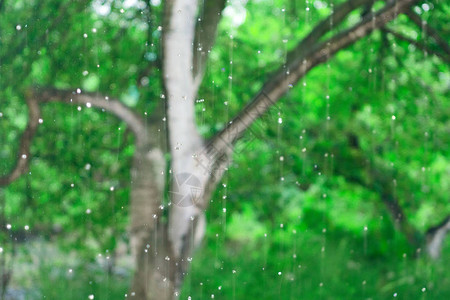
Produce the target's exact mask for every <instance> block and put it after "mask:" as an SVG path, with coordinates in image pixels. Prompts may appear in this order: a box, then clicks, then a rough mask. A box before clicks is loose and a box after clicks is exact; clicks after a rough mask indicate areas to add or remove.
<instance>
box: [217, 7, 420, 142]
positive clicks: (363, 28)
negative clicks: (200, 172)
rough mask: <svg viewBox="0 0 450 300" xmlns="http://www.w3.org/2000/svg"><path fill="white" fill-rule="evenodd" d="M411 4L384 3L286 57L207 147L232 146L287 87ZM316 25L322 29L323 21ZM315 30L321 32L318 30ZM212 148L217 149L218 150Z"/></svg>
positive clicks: (393, 17)
mask: <svg viewBox="0 0 450 300" xmlns="http://www.w3.org/2000/svg"><path fill="white" fill-rule="evenodd" d="M414 2H415V1H414V0H398V1H396V2H395V3H388V4H386V6H385V7H384V8H383V9H381V10H379V11H377V12H376V13H370V14H368V15H366V16H364V17H363V19H362V20H361V21H360V22H359V23H357V24H356V25H354V26H352V27H351V28H349V29H347V30H345V31H343V32H340V33H338V34H336V35H335V36H333V37H332V38H330V39H328V40H326V41H324V42H322V43H316V44H313V45H308V47H307V49H305V50H301V51H300V52H299V53H300V55H299V56H292V57H289V59H288V61H287V63H286V67H284V66H283V67H281V68H280V69H278V71H277V72H276V73H275V74H274V75H273V76H272V77H271V78H269V80H268V81H266V83H265V84H264V85H263V87H262V88H261V89H260V91H259V92H258V93H257V95H256V96H255V97H254V98H253V99H252V100H251V101H250V103H249V104H248V105H247V106H246V107H245V108H244V109H243V110H242V111H241V112H240V113H239V114H238V115H237V116H236V117H235V118H234V119H232V120H231V121H230V122H229V123H228V126H227V127H226V128H225V129H223V130H222V131H221V132H219V133H218V134H217V135H215V136H214V137H213V138H212V140H211V141H210V144H212V145H215V144H219V145H220V144H223V143H225V144H227V145H230V144H233V143H234V142H235V141H236V140H237V139H238V138H239V137H240V136H241V135H242V134H243V132H244V131H245V130H246V129H247V128H249V127H250V126H251V124H252V123H253V122H254V121H255V120H256V119H258V118H259V117H260V116H261V115H262V114H264V113H265V112H266V111H267V110H268V109H269V108H270V107H271V106H272V105H273V104H274V103H276V102H277V101H278V100H279V99H280V98H281V97H282V96H283V95H284V94H285V93H286V92H287V91H288V89H289V87H290V86H292V85H294V84H296V83H297V82H298V81H299V79H300V78H302V77H303V76H304V75H305V74H306V73H308V71H309V70H311V69H312V68H313V67H315V66H316V65H318V64H321V63H323V62H325V61H327V60H328V59H329V58H330V57H331V56H333V55H334V54H335V53H336V52H338V51H339V50H341V49H344V48H346V47H347V46H349V45H351V44H353V43H354V42H356V41H357V40H359V39H361V38H363V37H365V36H367V35H368V34H369V33H371V32H372V31H373V30H375V29H377V28H380V27H382V26H384V25H385V24H386V23H388V22H389V21H391V20H393V19H395V18H396V17H397V15H398V14H399V13H401V12H403V11H405V10H407V9H408V8H409V7H410V6H411V5H412V4H413V3H414ZM319 26H323V22H322V23H320V25H319ZM315 31H316V29H314V30H313V32H315ZM318 31H320V32H321V30H318ZM308 38H309V37H307V39H308ZM311 39H312V38H311ZM302 44H304V42H300V44H299V45H302ZM214 148H216V149H218V148H220V147H219V146H217V147H214Z"/></svg>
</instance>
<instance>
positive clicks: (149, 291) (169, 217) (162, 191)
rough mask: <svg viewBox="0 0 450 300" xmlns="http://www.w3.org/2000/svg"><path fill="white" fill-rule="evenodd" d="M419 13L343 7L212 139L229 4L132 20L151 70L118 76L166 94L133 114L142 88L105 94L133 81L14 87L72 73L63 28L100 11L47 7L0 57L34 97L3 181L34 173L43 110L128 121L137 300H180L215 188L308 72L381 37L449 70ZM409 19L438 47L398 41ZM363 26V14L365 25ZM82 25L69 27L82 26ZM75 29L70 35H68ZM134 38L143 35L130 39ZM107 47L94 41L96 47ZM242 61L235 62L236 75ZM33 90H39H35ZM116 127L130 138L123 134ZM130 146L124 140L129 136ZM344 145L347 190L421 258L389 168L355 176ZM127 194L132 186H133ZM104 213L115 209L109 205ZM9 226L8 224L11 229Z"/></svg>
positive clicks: (441, 229)
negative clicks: (351, 186)
mask: <svg viewBox="0 0 450 300" xmlns="http://www.w3.org/2000/svg"><path fill="white" fill-rule="evenodd" d="M0 3H1V4H2V6H0V7H3V9H4V10H5V11H3V12H2V14H5V13H6V12H8V10H10V11H15V10H17V9H20V7H19V6H20V5H24V4H23V3H22V4H20V3H19V4H15V5H12V4H11V5H10V6H6V8H5V7H4V1H2V2H0ZM6 3H7V1H6ZM95 3H96V2H95ZM95 3H94V4H95ZM114 3H115V2H114ZM414 3H415V2H414V1H411V0H398V1H394V2H392V1H387V2H383V3H376V4H377V5H375V6H373V4H374V3H373V1H368V0H350V1H347V2H343V3H340V4H336V5H335V6H333V7H332V9H331V13H330V15H329V16H327V17H325V18H323V19H322V20H321V21H319V22H318V23H317V24H316V25H315V26H314V27H313V28H312V29H311V30H310V31H309V34H308V35H306V37H304V38H303V39H301V41H300V42H298V43H297V44H296V45H292V49H291V50H290V51H289V52H288V53H287V54H286V57H285V61H284V62H283V64H282V65H281V66H280V67H279V68H278V69H277V70H274V71H273V72H271V73H270V74H267V75H264V77H265V81H264V82H263V83H262V84H261V85H260V86H258V87H257V88H256V91H254V94H253V95H250V96H249V97H248V98H249V99H251V100H249V101H245V102H246V104H245V107H244V108H241V110H240V111H239V112H237V113H236V115H235V117H233V118H231V119H230V120H226V126H224V127H223V128H222V129H221V130H218V131H217V132H215V133H214V135H212V136H210V137H208V138H205V137H204V136H203V134H202V133H201V131H200V129H199V126H198V124H197V123H198V121H197V120H196V116H197V115H198V114H197V113H196V103H197V101H196V99H197V98H198V94H199V88H200V87H201V85H202V84H204V76H205V73H206V72H207V68H208V67H209V68H215V66H214V65H208V63H207V62H208V59H209V57H210V53H211V50H212V48H213V46H214V43H215V36H216V30H217V27H218V24H219V22H220V20H221V16H222V13H221V12H222V11H223V9H224V7H225V4H226V3H225V1H224V0H220V1H204V2H202V3H199V2H198V1H194V0H170V1H165V3H164V9H163V10H159V11H158V13H159V15H158V14H156V13H155V12H152V11H151V10H152V5H151V3H150V2H146V4H145V5H143V6H142V8H141V9H138V10H136V16H128V21H129V22H130V23H133V22H135V21H136V20H137V19H138V18H142V17H141V16H139V14H141V15H142V14H144V13H143V12H145V14H144V15H145V18H146V19H145V20H144V22H146V23H147V25H148V26H149V28H151V29H152V30H154V31H152V30H150V29H149V30H148V36H147V37H146V43H147V48H146V49H145V53H144V55H141V56H140V57H137V56H136V59H135V61H134V64H135V65H139V64H141V62H140V61H139V60H142V61H143V62H145V66H143V67H140V68H133V67H131V66H130V68H127V67H123V66H121V68H122V69H124V70H127V72H129V73H130V74H133V76H134V77H136V79H137V84H136V86H140V85H148V86H150V87H156V88H155V90H157V91H164V92H161V93H160V94H158V93H157V92H149V93H148V95H147V96H148V97H158V98H159V99H160V100H150V101H148V102H149V103H150V102H151V104H147V106H143V107H139V109H132V108H131V107H130V106H133V105H135V104H133V101H134V100H133V99H134V98H133V93H134V90H130V91H128V103H127V100H126V99H125V101H124V100H123V99H122V101H120V100H118V99H115V98H114V97H109V96H107V94H110V92H111V94H115V93H118V92H119V91H118V90H117V91H116V90H115V88H116V87H115V86H114V85H118V84H119V82H120V81H121V80H126V79H127V78H126V77H127V76H128V75H129V74H115V75H116V76H117V78H114V76H111V77H112V78H111V79H110V81H111V84H110V85H109V88H108V87H107V88H105V89H104V92H106V93H107V94H101V93H100V92H98V91H95V92H94V91H93V92H85V91H84V88H83V89H81V88H79V87H77V86H71V79H70V75H68V74H65V75H64V74H58V73H56V74H48V76H49V78H47V79H46V80H43V82H38V84H37V86H36V82H33V80H30V79H27V78H28V77H27V75H22V76H23V78H24V82H23V83H22V82H17V81H16V80H13V77H12V76H13V74H14V70H15V69H17V70H19V72H20V74H33V72H34V73H36V72H39V69H38V67H36V65H39V67H40V69H41V70H45V69H46V68H47V69H52V70H53V69H56V70H57V69H58V67H59V66H61V67H62V68H67V67H69V68H70V61H71V59H70V57H68V55H69V54H71V53H73V50H72V48H71V47H73V45H71V43H73V42H74V40H72V39H70V40H69V41H67V40H65V38H67V36H65V32H64V31H63V30H60V29H59V28H61V27H62V26H63V24H64V22H69V21H66V20H63V18H64V16H68V15H71V14H75V16H76V18H79V19H78V21H80V20H81V22H82V20H83V18H89V14H88V13H81V14H78V15H77V14H76V13H78V12H80V11H82V10H83V9H86V7H89V5H90V4H91V3H90V2H89V1H82V3H81V2H80V3H77V4H73V3H71V2H70V1H69V2H63V3H57V2H55V1H48V3H45V1H44V2H42V3H41V2H39V3H37V4H36V5H35V7H34V8H33V14H34V16H33V18H34V22H35V24H34V25H35V26H32V25H31V24H30V25H29V26H28V27H27V28H29V29H25V28H22V25H16V28H15V30H16V31H22V30H29V32H28V36H27V37H26V38H22V39H17V40H16V41H14V40H13V39H14V38H13V37H12V34H11V33H10V35H9V36H8V38H5V40H6V41H8V42H10V43H11V44H12V45H13V46H12V47H11V49H12V50H4V51H3V52H2V56H3V57H4V59H3V60H2V62H1V64H2V66H3V68H4V69H6V70H7V71H8V73H9V74H10V75H8V76H5V78H4V79H3V80H2V87H5V88H7V90H6V92H5V93H4V96H8V95H15V94H16V93H17V94H19V95H20V96H15V98H21V97H23V98H24V99H26V103H27V107H28V121H27V126H26V128H25V131H24V133H23V135H22V137H21V140H20V145H19V147H18V149H17V150H16V153H17V160H16V163H15V165H14V166H12V168H11V171H10V172H8V173H7V174H5V175H4V176H3V177H1V178H0V185H1V186H7V185H9V184H11V183H12V182H13V181H15V180H16V179H18V178H19V177H20V176H22V175H24V174H26V172H27V171H28V165H29V162H30V160H31V158H32V151H31V146H32V138H33V136H34V135H35V133H36V132H37V130H38V127H39V124H41V123H43V119H42V117H41V112H40V104H42V103H47V102H63V103H67V104H73V105H76V107H77V109H78V110H81V109H82V107H83V108H84V107H86V108H91V107H96V108H99V109H101V110H102V111H103V112H106V113H109V114H112V115H114V116H115V117H116V118H117V119H118V120H120V122H121V123H120V124H125V126H124V127H126V132H129V133H132V136H133V141H134V149H132V150H131V153H132V154H131V155H132V161H131V166H130V167H131V172H130V173H131V178H130V180H131V185H130V204H129V210H128V211H129V214H130V225H129V228H128V229H129V239H130V245H131V249H132V252H133V256H134V257H135V261H136V264H135V269H136V271H135V276H134V279H133V282H132V286H131V288H130V295H131V296H134V297H135V298H137V299H172V298H177V296H178V293H179V290H180V287H181V284H182V283H183V277H184V276H185V274H186V272H187V271H188V269H189V264H190V261H191V260H192V255H193V250H194V248H195V247H196V246H197V245H199V243H200V241H201V240H202V238H203V236H204V234H205V226H206V222H205V211H206V209H207V208H208V206H209V203H210V200H211V197H212V194H213V193H214V191H215V189H216V186H217V184H218V183H219V182H220V180H221V179H222V177H223V175H224V172H225V171H227V169H228V167H229V165H230V163H231V161H232V154H233V152H234V151H235V147H236V143H237V141H238V140H239V139H240V138H241V137H242V136H243V135H244V133H245V132H246V131H247V130H248V129H249V128H250V127H251V126H252V124H254V122H255V121H256V120H258V119H260V118H261V117H262V116H263V115H264V114H265V113H266V111H267V110H269V109H270V107H272V106H274V105H275V104H276V103H278V101H279V100H280V99H282V97H283V96H284V95H285V94H286V93H288V92H289V90H290V89H291V88H292V87H293V86H295V85H296V84H297V83H298V82H299V81H300V80H301V79H302V78H303V77H304V76H305V75H306V74H307V73H308V72H310V71H311V70H313V69H314V68H315V67H316V66H319V65H320V64H322V63H324V62H327V61H328V60H329V59H330V58H332V57H333V56H334V55H335V54H337V53H338V52H339V51H341V50H342V49H345V48H347V47H349V46H350V45H352V44H353V43H355V42H357V41H358V40H360V39H362V38H364V37H366V36H368V35H369V34H370V33H372V32H373V31H376V30H381V31H383V32H385V33H386V32H387V33H389V34H391V35H393V36H394V37H396V38H399V39H402V40H406V41H407V42H408V43H411V44H414V45H416V47H418V48H421V47H422V48H424V49H426V50H427V51H429V52H430V53H431V54H436V56H437V57H440V59H442V60H444V61H447V62H448V59H449V47H448V45H447V43H446V42H445V39H444V38H441V37H440V34H439V33H438V32H437V31H435V30H434V29H432V28H431V27H430V26H428V25H427V24H426V23H424V22H422V21H421V19H420V17H419V15H417V14H416V13H415V12H413V11H412V10H411V6H412V5H413V4H414ZM7 5H8V3H7ZM112 5H113V6H114V4H112ZM43 7H45V8H46V9H47V10H48V14H49V16H47V19H48V20H49V21H48V23H47V24H39V23H38V22H37V20H38V19H39V18H38V16H40V13H41V9H43ZM372 7H373V8H372ZM367 8H368V9H367ZM44 11H45V10H44ZM360 11H362V13H360ZM401 14H405V15H406V16H408V17H409V18H410V19H411V20H412V21H413V23H415V24H416V26H417V25H419V26H420V27H421V28H423V30H424V31H425V32H427V34H428V35H429V36H430V37H431V39H432V45H431V46H430V45H429V44H426V43H423V44H419V43H417V42H415V41H411V40H408V38H405V37H404V36H403V35H401V34H400V33H397V32H396V31H392V30H390V29H388V28H387V24H388V23H389V22H390V21H392V20H394V19H396V18H397V17H398V16H399V15H401ZM155 15H157V16H156V17H155ZM349 15H351V16H353V19H352V20H349V18H348V17H349ZM355 16H357V18H356V19H357V20H356V21H355ZM76 18H75V20H73V21H70V22H77V19H76ZM156 20H160V22H161V24H162V25H161V26H159V27H157V29H156V30H155V28H154V27H155V26H154V25H155V24H157V22H155V21H156ZM300 21H301V20H300ZM5 24H8V23H5ZM71 24H72V23H70V24H68V25H69V26H71ZM9 25H10V24H9ZM409 25H410V24H409ZM17 26H20V28H18V27H17ZM111 28H113V27H111ZM123 28H126V27H122V28H119V29H118V31H117V32H115V35H114V36H113V37H112V38H110V39H109V40H108V42H111V43H113V42H117V41H115V39H119V38H120V37H121V35H123V34H124V32H125V31H126V29H123ZM131 28H132V27H131ZM82 29H84V28H82ZM154 32H156V33H157V34H158V33H160V34H161V35H162V36H161V38H159V36H157V37H156V38H155V37H154V36H153V35H154ZM78 33H80V31H79V32H78ZM94 33H95V32H94V31H93V32H89V33H84V34H83V37H84V38H85V39H86V38H87V37H88V35H90V34H94ZM128 34H131V35H132V34H136V33H135V32H133V30H131V32H128ZM267 34H270V33H267ZM52 35H55V36H52ZM78 38H81V37H80V36H79V37H78ZM139 38H140V37H139ZM139 38H138V40H139ZM52 39H54V40H55V41H57V44H56V46H55V47H52V46H46V47H44V45H45V44H46V40H50V41H51V40H52ZM230 39H231V40H233V36H230ZM75 41H76V39H75ZM100 42H101V40H100ZM100 42H99V41H97V43H100ZM108 42H106V43H105V44H102V45H101V46H102V47H99V49H102V50H101V51H105V52H107V51H110V50H107V49H108ZM139 42H142V40H139ZM24 43H29V46H28V47H24ZM122 43H123V42H122ZM91 46H92V45H91ZM43 48H45V49H46V50H45V51H49V54H48V55H46V54H45V53H43ZM81 48H83V49H85V50H86V51H88V49H89V45H83V46H81ZM109 48H110V47H109ZM130 48H132V47H130ZM159 48H160V49H161V50H159ZM149 49H150V50H149ZM20 51H25V52H27V53H24V55H27V57H26V58H25V59H23V61H20V59H19V60H17V59H15V58H14V54H16V53H17V52H19V53H20ZM52 51H54V52H52ZM99 51H100V50H99ZM159 51H160V52H159ZM100 55H101V56H100ZM128 55H130V56H132V55H134V50H133V49H131V50H130V51H129V53H128ZM39 56H41V57H42V56H45V57H47V59H39V58H38V57H39ZM92 57H94V59H93V60H97V61H98V63H97V64H96V63H95V62H94V61H89V63H90V64H94V65H97V67H98V68H104V69H106V70H107V71H105V72H108V70H109V69H114V67H115V64H120V63H121V62H117V63H116V62H114V61H113V59H110V58H109V57H108V55H106V54H102V53H101V54H97V58H95V55H93V56H92ZM111 57H112V58H114V53H111ZM73 59H74V60H75V61H76V63H77V62H78V63H82V62H83V61H84V60H90V59H91V58H90V57H88V58H84V57H82V58H75V57H73ZM100 60H102V61H100ZM143 62H142V64H144V63H143ZM233 63H234V62H233V61H229V64H230V68H231V66H232V65H233ZM134 64H133V65H134ZM33 68H34V70H33ZM3 72H4V71H2V74H3ZM349 72H350V70H349ZM149 74H151V75H149ZM35 75H36V74H35ZM59 75H61V76H59ZM87 75H88V74H86V75H84V76H87ZM121 76H122V77H121ZM147 76H148V77H147ZM159 76H160V78H161V80H159V79H158V80H155V82H154V83H153V82H148V81H149V77H150V78H158V77H159ZM100 79H101V76H99V77H91V80H92V81H95V80H100ZM115 81H117V83H115ZM229 82H232V74H230V75H229ZM226 84H229V83H226ZM33 85H35V86H34V87H32V86H33ZM97 85H98V84H97ZM158 85H160V86H158ZM108 89H109V90H110V91H108ZM16 90H18V91H20V92H18V91H16ZM250 92H252V91H250ZM8 93H9V94H8ZM130 103H131V104H130ZM127 104H128V105H127ZM46 107H47V105H46ZM52 117H53V118H54V119H55V120H56V119H58V118H59V116H58V115H55V116H52ZM102 118H107V117H102ZM44 119H46V118H44ZM102 121H104V119H103V120H102V119H100V120H98V122H99V123H100V122H102ZM55 122H56V121H55ZM119 128H120V129H122V127H119ZM123 131H125V130H123ZM127 134H128V133H127ZM166 135H167V136H166ZM122 138H123V139H126V134H125V133H124V134H123V136H122ZM346 138H347V144H348V145H349V146H350V148H351V149H352V150H351V151H350V152H348V153H339V148H338V149H336V151H335V154H334V155H335V157H336V159H337V160H339V162H337V167H336V172H337V173H339V174H342V176H344V177H345V178H347V179H349V180H350V181H353V182H355V183H357V184H359V185H362V186H365V187H367V188H368V189H372V190H374V191H376V192H377V193H379V194H380V198H381V200H382V201H383V203H384V204H385V205H386V207H387V208H388V210H389V212H390V213H391V214H392V217H393V219H394V220H395V222H396V223H397V224H398V225H399V228H400V230H401V231H402V232H403V233H404V234H405V235H406V237H407V239H408V240H409V241H410V242H411V243H412V244H413V246H414V247H415V248H419V247H421V245H422V243H423V241H422V240H423V237H421V236H420V233H419V232H417V230H416V229H415V228H414V226H413V225H411V224H409V222H408V219H407V218H406V217H405V213H404V212H403V208H402V207H401V205H400V204H399V203H400V202H399V201H398V199H397V198H398V195H396V193H395V189H393V188H392V183H391V182H390V181H389V178H388V177H385V176H384V174H385V172H386V171H385V170H384V165H382V164H379V163H378V162H375V163H374V164H372V165H371V168H369V169H367V168H360V170H363V171H361V173H362V174H360V175H358V174H355V173H354V172H352V170H351V169H350V168H352V167H353V166H352V165H357V166H360V165H364V162H365V161H366V160H367V158H366V157H365V156H364V153H363V152H364V151H363V149H362V148H361V146H360V144H361V143H360V141H359V139H358V138H357V137H355V134H354V133H352V132H349V133H348V134H347V136H346ZM92 143H95V141H93V142H92ZM100 144H101V143H100ZM41 146H42V145H41ZM97 146H99V145H97ZM319 147H320V145H319ZM79 150H80V151H83V150H84V149H79ZM96 150H101V149H96ZM297 151H298V152H299V154H300V151H301V150H299V149H297ZM167 154H168V155H167ZM337 157H339V158H337ZM349 165H350V166H351V167H350V168H349ZM80 166H81V167H84V168H85V169H86V170H88V169H89V168H90V166H88V165H83V163H82V162H80ZM364 172H366V173H364ZM349 173H350V174H349ZM124 181H126V179H125V180H124ZM124 185H127V184H126V183H124ZM59 188H60V187H57V188H56V189H59ZM110 189H111V191H113V190H114V185H111V187H110ZM91 197H92V200H93V201H95V198H96V195H95V194H93V195H92V196H91ZM166 200H168V201H166ZM102 203H103V202H102ZM104 203H109V201H106V200H105V202H104ZM122 208H123V207H122ZM100 209H102V208H101V207H100ZM3 223H4V224H6V223H7V222H6V221H3ZM448 224H449V222H448V219H447V220H446V221H445V222H442V223H441V225H439V226H438V227H436V228H434V229H432V230H430V232H429V235H428V241H429V242H428V246H429V247H428V251H429V252H430V254H431V255H432V256H437V253H439V251H440V250H439V249H440V245H441V244H442V240H443V237H444V236H445V233H446V231H448V227H449V225H448Z"/></svg>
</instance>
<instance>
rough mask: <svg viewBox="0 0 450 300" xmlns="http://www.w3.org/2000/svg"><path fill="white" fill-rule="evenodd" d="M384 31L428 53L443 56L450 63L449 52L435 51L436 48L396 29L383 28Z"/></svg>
mask: <svg viewBox="0 0 450 300" xmlns="http://www.w3.org/2000/svg"><path fill="white" fill-rule="evenodd" d="M383 31H384V32H387V33H389V34H391V35H392V36H394V37H395V38H396V39H398V40H402V41H405V42H407V43H409V44H411V45H414V46H415V47H416V48H419V49H420V50H422V51H426V52H427V53H431V54H434V55H436V56H438V57H439V58H441V59H442V60H443V61H445V62H448V63H450V55H449V53H447V55H445V54H442V53H440V52H438V51H435V50H433V49H431V48H430V47H429V46H428V45H426V44H423V43H420V42H418V41H416V40H413V39H411V38H409V37H406V36H404V35H402V34H400V33H398V32H396V31H392V30H390V29H388V28H383Z"/></svg>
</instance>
